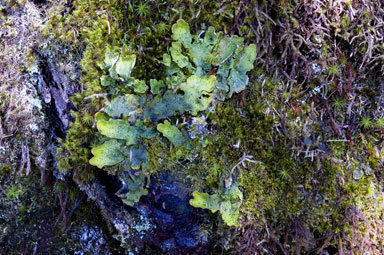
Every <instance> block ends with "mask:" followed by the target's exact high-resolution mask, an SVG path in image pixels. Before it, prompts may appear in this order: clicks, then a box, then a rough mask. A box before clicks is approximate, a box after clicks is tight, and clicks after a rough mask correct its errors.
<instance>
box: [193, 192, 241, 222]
mask: <svg viewBox="0 0 384 255" xmlns="http://www.w3.org/2000/svg"><path fill="white" fill-rule="evenodd" d="M242 200H243V193H241V191H240V190H239V188H238V187H237V186H233V187H231V188H230V189H227V190H225V191H224V192H223V193H220V194H213V195H209V194H207V193H200V192H197V191H195V192H193V199H191V200H190V201H189V203H190V204H191V205H192V206H194V207H199V208H203V209H209V210H210V211H211V212H212V213H215V212H217V211H220V214H221V217H222V219H223V221H224V222H225V223H226V224H227V225H228V226H237V225H238V222H237V220H238V218H239V208H240V206H241V203H242Z"/></svg>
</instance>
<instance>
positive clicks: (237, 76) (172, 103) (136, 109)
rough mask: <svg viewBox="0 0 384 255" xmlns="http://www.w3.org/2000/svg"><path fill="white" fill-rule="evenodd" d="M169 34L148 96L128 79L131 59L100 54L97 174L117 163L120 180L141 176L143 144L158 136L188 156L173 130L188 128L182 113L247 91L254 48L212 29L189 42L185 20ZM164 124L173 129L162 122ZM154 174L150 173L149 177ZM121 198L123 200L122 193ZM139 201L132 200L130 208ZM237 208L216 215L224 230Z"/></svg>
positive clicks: (186, 140)
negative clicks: (161, 69)
mask: <svg viewBox="0 0 384 255" xmlns="http://www.w3.org/2000/svg"><path fill="white" fill-rule="evenodd" d="M172 31H173V34H172V38H173V39H174V40H175V42H173V43H172V47H171V48H170V52H171V56H170V55H168V54H166V53H164V54H163V63H164V65H165V66H167V68H166V71H165V72H166V75H165V77H166V78H165V80H156V79H150V80H149V85H150V93H149V92H148V89H149V86H148V85H147V84H146V81H145V80H139V79H135V78H133V77H131V73H132V70H133V68H134V66H135V63H136V56H135V55H128V56H123V55H120V54H119V53H116V54H114V53H110V52H107V53H106V54H105V58H104V61H103V62H101V63H100V64H99V66H100V68H101V69H102V70H104V71H105V74H104V75H102V76H101V78H100V80H101V85H102V86H103V87H105V91H107V92H108V96H113V98H112V100H111V102H110V103H108V106H107V107H106V108H105V110H104V111H103V112H98V113H97V114H96V117H95V119H96V121H97V129H98V130H99V132H100V133H101V134H102V135H104V136H105V137H108V140H106V141H105V139H103V144H101V145H99V146H97V147H95V148H93V149H92V151H91V152H92V154H93V155H94V156H93V157H92V158H91V159H90V161H89V162H90V164H91V165H94V166H97V167H99V168H102V167H104V166H113V165H116V164H118V163H122V164H123V167H122V169H123V172H122V174H120V176H121V175H124V174H125V176H126V177H127V176H129V171H131V170H134V171H136V170H139V169H141V170H142V172H143V171H144V172H145V170H148V166H149V164H148V159H147V149H146V147H145V145H144V141H143V139H158V138H157V137H156V136H158V132H159V133H161V134H162V135H163V136H164V137H166V138H167V139H168V140H169V141H170V142H171V143H172V144H173V145H174V146H176V147H184V148H185V149H187V150H191V149H192V148H193V142H192V141H191V139H190V137H189V136H188V134H187V130H185V129H184V128H181V129H180V127H177V122H178V118H180V117H183V116H184V117H183V118H184V122H185V123H187V122H188V121H189V120H188V119H187V118H186V117H187V116H186V114H187V113H189V114H190V115H192V116H197V115H198V114H199V113H200V114H201V113H202V112H204V111H206V110H207V108H208V106H209V105H211V104H212V101H213V100H214V99H215V100H219V99H225V98H229V97H231V96H232V94H233V93H238V92H241V91H242V90H244V89H245V87H246V86H247V85H248V80H249V78H248V76H247V75H246V73H247V72H248V71H250V70H251V69H252V68H253V62H254V61H255V58H256V47H255V45H249V46H243V38H241V37H237V36H235V37H232V38H229V37H225V36H223V34H222V33H216V32H215V31H214V28H213V27H210V28H208V29H207V30H206V31H203V32H204V37H203V38H200V37H199V36H197V35H194V36H192V35H191V33H190V28H189V25H188V24H187V23H186V22H185V21H184V20H178V21H177V23H176V24H174V25H173V26H172ZM201 34H202V33H200V35H201ZM210 56H214V58H211V57H210ZM212 68H216V69H217V71H216V73H215V74H210V70H211V69H212ZM177 91H181V92H182V93H178V92H177ZM168 118H169V119H171V121H172V122H174V121H175V122H176V123H175V124H176V125H175V124H171V123H170V122H169V121H168V120H165V121H163V120H164V119H168ZM161 122H163V123H161ZM155 127H156V130H157V131H158V132H157V131H156V130H155ZM157 170H158V169H151V172H153V171H157ZM123 182H124V178H123ZM228 188H230V187H228ZM239 192H240V191H239ZM240 193H241V192H240ZM132 194H136V193H132V192H126V193H125V196H126V198H124V199H123V201H129V202H128V204H129V205H132V202H130V201H131V200H132V199H129V197H132ZM141 194H145V193H144V192H141ZM120 196H123V194H121V192H120ZM139 198H140V196H135V200H133V202H137V201H138V200H139ZM240 200H241V199H240ZM226 201H227V200H226ZM227 203H229V202H225V203H224V204H227ZM191 204H194V205H196V206H197V205H199V203H192V202H191ZM238 207H239V205H237V206H236V208H235V209H231V210H229V211H230V213H229V212H228V211H227V212H226V211H221V212H222V214H223V219H224V221H225V222H226V223H228V224H229V225H234V224H236V220H237V217H238ZM231 217H232V218H231Z"/></svg>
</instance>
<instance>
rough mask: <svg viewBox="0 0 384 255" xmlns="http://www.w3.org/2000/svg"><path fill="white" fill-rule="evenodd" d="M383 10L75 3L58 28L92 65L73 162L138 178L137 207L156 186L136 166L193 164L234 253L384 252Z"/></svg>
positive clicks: (370, 5) (278, 4) (68, 161)
mask: <svg viewBox="0 0 384 255" xmlns="http://www.w3.org/2000/svg"><path fill="white" fill-rule="evenodd" d="M148 8H149V10H152V9H154V10H157V11H156V12H153V15H148V14H147V12H148ZM382 9H383V5H382V3H380V1H371V2H366V3H363V2H358V1H355V2H353V3H352V2H351V1H347V2H346V1H338V2H335V3H334V5H333V6H331V5H327V4H322V3H320V2H305V1H296V2H295V1H293V2H292V1H233V2H229V1H225V2H223V4H222V5H220V4H219V3H217V2H214V1H199V2H198V4H194V3H191V2H190V1H181V2H180V3H179V1H168V2H166V4H163V2H161V1H159V2H157V3H156V2H154V1H146V2H142V1H129V3H128V4H124V3H123V1H116V2H113V3H112V2H109V1H80V0H78V1H74V10H73V11H72V12H71V14H67V15H66V16H65V17H59V16H56V15H53V16H52V18H51V23H50V24H49V25H48V29H49V26H50V25H51V26H52V27H55V28H60V29H57V30H56V29H51V30H47V31H50V33H52V36H55V37H56V38H60V39H61V41H62V43H64V44H67V45H68V47H72V48H74V49H75V50H77V49H81V53H82V55H81V58H82V61H81V67H82V70H83V71H84V74H83V76H82V80H81V84H82V85H83V86H84V91H82V92H81V93H80V92H79V93H78V94H76V95H75V96H74V97H73V101H74V102H75V103H76V106H77V108H78V109H79V111H78V112H74V113H73V116H74V119H75V120H74V122H73V123H72V124H71V129H70V130H69V131H68V133H67V137H66V140H65V141H63V147H62V148H60V149H59V150H58V160H59V167H60V169H61V170H62V171H63V172H66V173H68V174H69V173H72V174H73V177H74V179H75V180H77V181H78V182H81V183H87V181H88V180H89V179H90V178H92V177H93V175H94V173H95V172H97V171H99V169H97V168H95V167H92V166H91V165H96V166H97V167H99V168H103V170H105V171H108V172H109V173H113V174H117V175H119V177H120V178H121V179H124V178H125V179H126V180H125V183H127V186H128V187H127V189H126V190H124V192H123V193H122V194H124V195H120V196H121V197H122V199H123V201H124V202H125V203H126V204H128V205H134V204H135V203H136V202H137V201H139V198H140V196H141V195H143V194H145V192H146V191H145V189H146V187H145V178H144V177H140V178H137V179H135V177H136V175H135V174H138V173H140V174H143V175H144V176H149V175H151V174H152V175H153V176H156V174H158V172H159V171H162V170H169V171H171V172H173V173H177V174H179V175H180V176H183V177H184V176H185V179H186V180H187V181H188V183H190V186H191V190H190V191H191V195H192V191H195V192H194V193H193V195H194V197H193V199H192V200H191V204H192V205H194V206H196V207H199V208H206V209H209V210H211V211H212V212H215V211H219V212H220V215H221V218H222V219H223V221H221V220H220V218H219V220H218V224H217V225H218V227H217V233H216V234H217V235H218V241H217V243H218V244H220V245H221V246H222V247H223V249H228V250H232V251H234V252H241V253H244V254H255V253H262V252H263V249H267V250H269V251H270V252H271V253H273V254H309V253H311V252H313V251H316V252H318V253H321V252H323V253H326V252H328V253H332V252H334V251H335V250H336V249H337V250H339V251H341V252H342V253H344V254H346V253H356V254H357V253H358V252H359V251H366V250H370V251H371V252H372V253H377V254H381V253H382V252H383V251H382V250H380V249H381V248H380V247H379V246H380V245H379V244H381V243H382V239H381V240H380V239H379V236H381V235H382V234H383V233H382V230H381V229H380V224H378V223H377V222H380V221H382V220H383V218H382V217H383V216H382V214H381V212H380V209H381V208H382V207H383V203H382V199H381V197H382V188H381V187H382V180H383V174H382V165H383V156H384V153H383V149H382V148H383V141H382V140H383V139H382V127H383V126H384V125H383V123H382V122H383V121H382V117H381V116H382V113H381V111H382V109H381V106H380V103H378V102H381V101H380V100H382V97H383V94H382V92H381V91H382V85H380V84H382V79H383V77H382V75H381V74H382V70H381V67H382V66H383V61H382V58H381V57H380V56H381V55H382V54H383V48H382V47H380V46H377V45H381V44H380V43H381V41H380V34H383V28H382V25H381V24H383V21H382V15H379V14H378V13H379V11H378V10H382ZM303 13H305V14H306V15H303ZM151 14H152V13H151ZM352 14H353V15H352ZM84 17H87V18H84ZM143 17H147V18H143ZM180 18H182V19H180ZM314 21H316V22H314ZM215 31H221V32H215ZM74 35H75V36H74ZM230 35H231V36H230ZM74 37H75V38H74ZM246 45H247V46H246ZM374 45H376V46H374ZM256 57H257V58H256ZM255 59H256V61H254V60H255ZM238 93H240V94H238ZM211 106H212V107H211ZM363 106H364V107H363ZM102 108H104V111H103V110H101V109H102ZM89 116H95V118H94V120H93V121H90V118H89ZM194 118H196V119H197V118H198V119H200V120H204V121H201V122H198V121H195V120H196V119H194ZM194 121H195V122H194ZM191 123H192V124H191ZM95 127H97V129H96V128H95ZM192 133H193V134H195V135H196V136H195V138H192V135H191V134H192ZM112 145H113V146H112ZM101 148H102V149H101ZM100 152H102V153H100ZM92 155H93V158H92ZM101 155H103V156H106V157H105V158H102V157H101ZM90 158H92V159H91V161H90V163H91V165H89V164H88V162H89V160H90ZM73 166H76V168H74V167H73ZM126 169H129V171H130V174H128V177H127V176H124V177H123V176H122V172H123V171H124V170H126ZM103 170H100V171H103ZM234 187H237V190H238V191H240V192H239V193H236V194H237V195H236V196H234V197H231V196H229V197H228V196H227V195H226V194H228V193H229V191H230V190H232V189H234ZM240 193H241V194H242V196H241V195H240ZM210 194H211V195H210ZM124 199H125V200H124ZM223 222H224V223H226V224H227V225H231V226H233V227H232V228H231V229H230V230H229V231H228V227H227V226H224V225H223V224H222V223H223ZM236 223H238V224H236ZM367 236H369V238H366V237H367ZM251 238H253V239H252V240H254V241H253V242H252V243H250V242H248V240H250V239H251ZM368 239H369V240H368ZM228 240H231V241H228ZM370 243H375V244H378V245H377V246H375V247H373V246H372V245H370ZM222 244H223V245H222ZM224 244H225V245H224ZM256 244H260V245H256ZM224 247H225V248H224Z"/></svg>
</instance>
